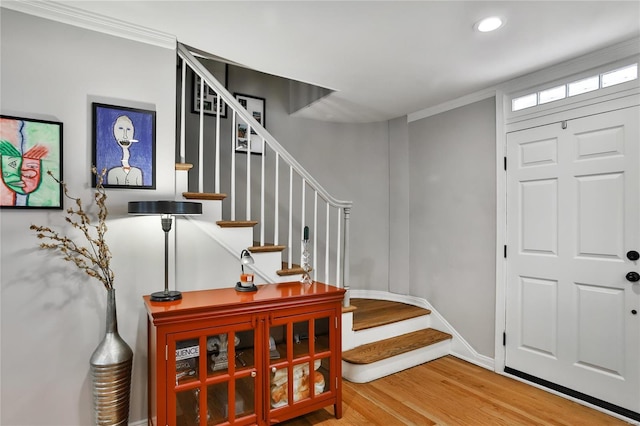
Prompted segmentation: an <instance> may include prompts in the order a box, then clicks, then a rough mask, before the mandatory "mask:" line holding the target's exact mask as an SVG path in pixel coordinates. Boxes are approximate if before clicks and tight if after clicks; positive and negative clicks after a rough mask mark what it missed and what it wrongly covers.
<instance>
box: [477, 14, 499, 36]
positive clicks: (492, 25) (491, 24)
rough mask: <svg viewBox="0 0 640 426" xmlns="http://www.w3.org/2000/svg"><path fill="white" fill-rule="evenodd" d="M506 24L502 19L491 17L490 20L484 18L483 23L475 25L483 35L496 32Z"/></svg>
mask: <svg viewBox="0 0 640 426" xmlns="http://www.w3.org/2000/svg"><path fill="white" fill-rule="evenodd" d="M503 24H504V22H503V21H502V19H501V18H499V17H497V16H491V17H489V18H484V19H483V20H482V21H480V22H478V23H477V24H476V25H475V28H476V29H477V30H478V31H480V32H481V33H487V32H489V31H495V30H497V29H498V28H500V27H501V26H502V25H503Z"/></svg>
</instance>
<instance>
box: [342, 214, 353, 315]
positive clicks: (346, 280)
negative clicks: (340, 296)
mask: <svg viewBox="0 0 640 426" xmlns="http://www.w3.org/2000/svg"><path fill="white" fill-rule="evenodd" d="M343 210H344V241H343V246H344V251H343V253H344V259H343V265H344V266H343V268H342V286H343V287H344V289H345V290H346V293H345V294H344V300H343V306H344V307H345V308H347V307H349V305H350V304H351V295H350V294H349V287H350V286H349V265H350V263H351V262H350V260H349V215H350V214H351V207H345V208H344V209H343Z"/></svg>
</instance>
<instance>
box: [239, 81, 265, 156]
mask: <svg viewBox="0 0 640 426" xmlns="http://www.w3.org/2000/svg"><path fill="white" fill-rule="evenodd" d="M234 96H235V98H236V100H237V101H238V102H239V103H240V105H242V106H243V107H244V109H246V110H247V111H248V112H249V114H251V116H252V117H253V118H254V119H255V120H256V121H257V122H258V124H260V125H261V126H262V127H266V125H265V116H264V113H265V105H266V101H265V99H264V98H258V97H255V96H249V95H243V94H241V93H234ZM237 120H238V121H237V122H236V152H247V150H248V149H247V148H248V147H249V145H251V153H252V154H262V141H261V140H259V138H257V137H253V135H256V136H257V133H256V132H255V130H254V129H253V128H252V129H251V131H250V132H249V131H248V130H249V128H250V127H252V126H251V125H250V124H249V123H247V122H246V121H245V120H243V119H242V118H240V117H239V116H238V119H237Z"/></svg>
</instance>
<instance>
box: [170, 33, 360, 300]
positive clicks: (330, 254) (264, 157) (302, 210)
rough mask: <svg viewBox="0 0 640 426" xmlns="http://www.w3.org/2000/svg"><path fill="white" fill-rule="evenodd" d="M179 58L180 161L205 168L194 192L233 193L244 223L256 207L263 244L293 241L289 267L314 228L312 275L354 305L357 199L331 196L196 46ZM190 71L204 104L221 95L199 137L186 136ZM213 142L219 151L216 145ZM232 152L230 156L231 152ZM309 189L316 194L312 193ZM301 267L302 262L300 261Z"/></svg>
mask: <svg viewBox="0 0 640 426" xmlns="http://www.w3.org/2000/svg"><path fill="white" fill-rule="evenodd" d="M178 57H179V58H180V60H181V63H182V65H181V66H182V70H181V71H182V72H181V79H182V82H181V89H182V91H181V96H182V98H181V102H180V107H181V111H180V114H181V116H180V123H181V132H180V141H179V144H180V145H179V149H178V152H179V161H180V162H181V163H184V162H190V163H195V164H194V167H195V168H196V169H197V171H198V179H197V189H196V190H195V191H193V190H192V189H191V188H190V191H191V192H215V193H225V192H227V191H226V190H228V197H227V199H225V201H224V203H228V206H227V208H228V216H229V219H230V220H237V219H236V216H237V215H238V211H239V210H240V211H241V210H244V213H245V215H244V217H245V218H246V220H251V218H252V217H254V216H253V215H254V211H255V215H256V216H259V222H258V225H257V227H258V228H257V230H255V229H254V232H255V235H257V236H258V241H259V244H260V245H266V244H267V239H268V238H272V240H271V241H272V243H273V244H274V245H279V242H280V241H287V245H286V248H285V250H284V254H283V258H284V259H286V263H287V264H288V266H289V267H291V266H292V264H294V263H295V262H297V261H298V260H300V259H301V257H302V248H301V240H302V234H303V229H304V227H305V226H308V227H309V229H310V230H311V231H312V234H311V235H312V237H311V239H312V247H313V248H312V253H311V254H312V267H313V272H312V278H313V279H314V280H316V281H324V282H327V283H330V284H334V285H336V286H338V287H344V288H345V289H346V290H347V293H346V296H345V301H344V304H345V306H348V305H349V293H348V290H349V276H348V272H349V223H348V222H349V216H350V211H351V207H352V202H351V201H341V200H337V199H335V198H334V197H332V196H331V195H330V194H329V193H328V192H327V191H326V190H325V189H324V188H323V187H322V186H321V185H320V184H319V183H318V182H317V181H316V180H315V179H314V178H313V176H311V175H310V174H309V173H308V172H307V171H306V170H305V169H304V168H303V167H302V166H301V165H300V164H299V163H298V162H297V161H296V160H295V158H293V157H292V156H291V155H290V154H289V153H288V152H287V151H286V150H285V149H284V148H283V147H282V146H281V145H280V143H278V141H276V139H275V138H274V137H273V136H272V135H271V134H270V133H269V132H267V131H266V130H265V128H264V127H263V126H262V125H261V124H260V123H259V122H258V121H256V119H255V118H254V117H253V116H252V115H251V114H250V113H249V112H248V111H247V110H246V109H245V108H244V107H242V106H241V105H240V103H239V102H238V101H237V100H236V99H235V98H234V97H233V96H232V95H231V94H230V93H229V92H228V91H227V90H226V88H225V87H224V85H222V84H221V83H220V82H219V81H218V80H216V78H215V77H214V76H213V75H212V73H211V72H210V71H209V70H208V69H207V68H206V67H205V66H204V65H203V64H202V63H200V62H199V61H198V60H197V59H196V58H195V57H194V56H193V55H192V54H191V52H190V51H189V49H188V48H187V47H186V46H184V45H182V44H180V43H178ZM189 72H191V73H193V76H192V78H194V79H195V78H196V76H197V77H199V79H198V82H199V84H200V96H201V97H200V105H203V100H204V99H203V97H204V94H205V93H210V92H211V91H213V92H214V93H215V94H216V95H217V99H218V102H217V105H216V112H217V114H216V115H215V117H212V118H213V119H214V120H215V126H214V127H213V128H214V129H215V130H213V131H211V132H210V133H212V134H207V132H206V131H205V128H206V127H207V126H205V115H204V108H200V113H199V114H198V115H199V121H198V131H197V135H198V136H197V139H198V140H189V141H187V132H186V131H185V127H186V126H187V124H186V121H187V120H186V119H185V117H186V115H187V111H186V101H185V100H187V99H189V98H190V94H188V93H187V90H186V86H187V84H186V82H187V79H188V77H190V75H188V74H189ZM194 81H195V80H194ZM207 91H208V92H207ZM225 105H226V106H227V107H228V110H229V115H230V117H227V118H226V119H221V111H223V108H224V107H225ZM206 119H207V120H210V119H211V118H210V117H206ZM239 124H243V125H246V135H247V137H246V139H247V148H246V153H244V154H239V153H238V151H237V139H236V137H237V136H238V134H237V129H238V125H239ZM225 125H226V126H227V128H226V129H225ZM228 126H231V127H230V128H229V127H228ZM195 133H196V132H192V133H191V134H195ZM223 135H230V138H229V139H230V140H229V141H228V142H225V140H224V138H223ZM187 143H189V144H190V146H197V154H196V155H194V156H193V157H194V159H195V161H194V160H192V159H191V158H187V154H186V153H187V149H186V146H187ZM192 144H193V145H192ZM211 147H213V149H210V148H211ZM253 147H259V148H260V149H257V150H256V151H257V152H260V153H261V158H260V159H259V160H255V161H253V158H256V157H255V156H252V155H251V154H250V152H251V151H252V148H253ZM205 148H207V152H213V158H211V157H209V156H207V157H205ZM207 155H208V154H207ZM226 155H228V157H225V156H226ZM241 155H244V156H245V157H246V158H244V159H243V160H244V161H241V160H240V159H241ZM252 157H253V158H252ZM227 159H228V160H227ZM280 163H283V164H285V165H286V166H288V169H289V173H288V176H286V172H285V173H284V176H283V173H282V171H283V168H282V166H281V164H280ZM286 166H285V167H286ZM210 168H213V173H211V172H209V169H210ZM243 168H244V170H243ZM255 168H259V170H258V171H256V170H254V169H255ZM205 170H206V171H207V175H212V176H213V179H212V180H213V181H212V182H209V181H205V179H204V176H205ZM285 170H286V169H285ZM287 177H288V182H287V181H281V178H284V179H286V178H287ZM242 184H244V185H242ZM282 194H288V199H286V200H283V199H282ZM308 194H311V195H312V197H310V196H308ZM296 198H298V199H296ZM256 199H258V200H259V203H260V204H259V205H257V207H255V208H254V206H253V203H257V201H256ZM323 207H324V209H323ZM271 213H272V214H273V217H271V218H270V217H268V215H270V214H271ZM284 215H286V216H284ZM334 215H335V216H334ZM284 223H286V227H284V228H283V226H282V225H283V224H284ZM254 239H255V237H254ZM294 259H295V260H294ZM300 264H302V262H301V260H300ZM322 264H324V268H322V267H321V265H322ZM332 271H333V272H332ZM334 273H335V275H334Z"/></svg>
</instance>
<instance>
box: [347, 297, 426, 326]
mask: <svg viewBox="0 0 640 426" xmlns="http://www.w3.org/2000/svg"><path fill="white" fill-rule="evenodd" d="M351 305H353V306H354V307H355V308H356V310H355V311H354V313H353V330H354V331H360V330H366V329H368V328H373V327H380V326H383V325H387V324H392V323H395V322H400V321H404V320H407V319H411V318H416V317H419V316H422V315H429V314H430V313H431V311H430V310H428V309H424V308H420V307H418V306H413V305H407V304H406V303H400V302H391V301H388V300H375V299H357V298H353V299H351Z"/></svg>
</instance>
